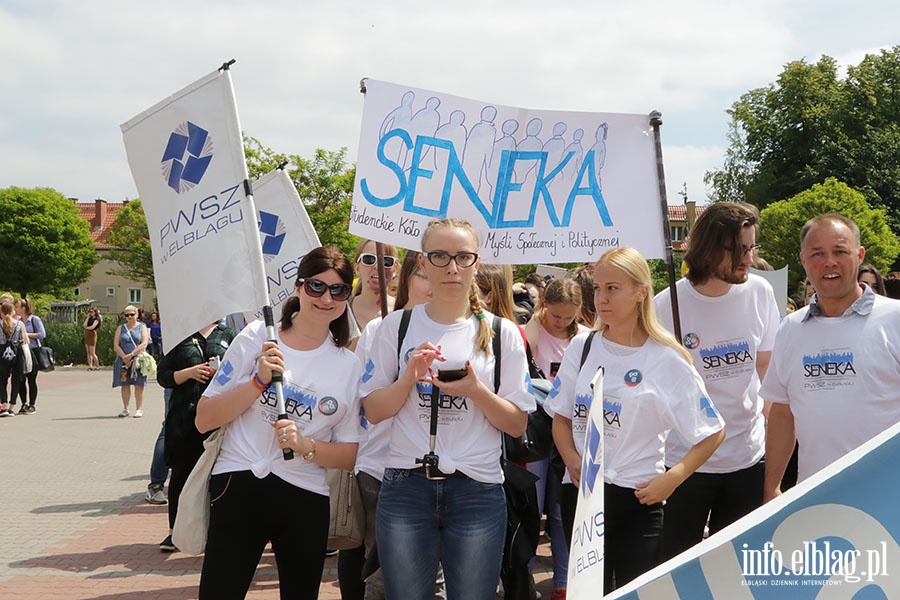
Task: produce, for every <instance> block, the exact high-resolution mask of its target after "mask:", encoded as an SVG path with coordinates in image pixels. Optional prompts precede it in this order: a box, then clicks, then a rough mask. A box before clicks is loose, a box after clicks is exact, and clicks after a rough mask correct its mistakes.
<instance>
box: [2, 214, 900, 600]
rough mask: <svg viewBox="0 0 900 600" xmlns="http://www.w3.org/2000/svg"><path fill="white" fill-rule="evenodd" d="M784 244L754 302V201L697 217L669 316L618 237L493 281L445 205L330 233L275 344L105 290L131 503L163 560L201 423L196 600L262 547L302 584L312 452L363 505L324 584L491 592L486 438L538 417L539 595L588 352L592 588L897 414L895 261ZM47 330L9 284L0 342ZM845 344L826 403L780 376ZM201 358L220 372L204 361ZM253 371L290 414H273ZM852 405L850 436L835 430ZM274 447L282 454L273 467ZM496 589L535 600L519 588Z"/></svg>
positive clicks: (32, 388) (309, 567) (213, 593)
mask: <svg viewBox="0 0 900 600" xmlns="http://www.w3.org/2000/svg"><path fill="white" fill-rule="evenodd" d="M800 239H801V249H802V250H801V260H802V263H803V266H804V268H805V271H806V275H807V277H806V279H805V280H804V281H803V283H802V287H801V289H800V290H798V293H797V295H795V296H792V297H789V298H781V299H777V298H776V297H775V294H774V292H773V288H772V286H771V285H770V284H769V283H768V282H767V281H766V280H765V279H764V278H763V277H760V276H759V275H757V274H754V273H753V272H752V271H751V269H758V270H761V271H764V270H770V269H771V267H770V266H769V265H768V263H767V262H766V261H765V260H764V258H763V254H764V251H763V248H762V246H761V244H764V240H765V232H761V231H760V230H759V213H758V211H757V209H756V208H755V207H752V206H749V205H744V204H734V203H717V204H714V205H711V206H710V207H708V208H707V210H705V211H704V212H703V214H702V215H701V216H700V218H699V219H698V220H697V222H696V224H695V225H694V227H693V229H692V231H691V233H690V237H689V239H688V241H687V247H686V253H685V255H684V262H685V264H686V268H685V270H684V277H683V278H682V279H680V280H679V281H678V282H677V283H676V287H675V290H676V291H677V296H678V303H679V304H678V305H679V319H678V321H677V322H676V321H675V319H674V318H673V314H672V309H671V306H672V304H673V298H672V293H671V290H670V289H665V290H662V291H659V290H654V289H653V284H652V280H651V274H650V273H651V271H650V268H649V266H648V263H647V261H646V260H645V259H644V257H643V256H642V255H641V254H640V253H639V252H638V251H637V250H635V249H633V248H617V249H613V250H610V251H608V252H606V253H605V254H603V255H602V256H600V257H599V259H598V260H597V261H596V262H592V263H587V264H584V265H581V266H578V267H575V268H572V269H571V270H569V272H568V273H567V274H565V275H563V276H556V277H552V276H541V275H538V274H537V273H529V274H528V275H527V276H525V277H521V278H519V279H521V280H520V281H516V279H517V277H516V273H515V269H514V268H513V267H512V266H510V265H494V264H486V263H484V262H483V261H482V259H481V257H480V256H479V249H480V247H481V241H480V240H479V237H478V235H477V233H476V232H475V230H474V229H473V228H472V227H471V225H469V224H468V223H467V222H465V221H461V220H457V219H443V220H436V221H432V222H431V223H430V224H429V225H428V226H427V227H426V228H425V231H424V234H423V236H422V238H421V251H415V250H410V251H406V252H405V253H404V254H403V255H402V256H401V253H400V252H399V251H398V250H397V249H396V248H394V247H393V246H389V245H382V246H381V247H377V246H376V244H375V242H373V241H371V240H363V241H362V242H361V243H360V244H359V246H358V247H357V248H356V252H355V254H354V256H353V258H352V260H351V259H350V258H348V257H346V256H345V255H344V254H343V253H341V252H340V251H339V250H337V249H336V248H329V247H320V248H317V249H315V250H313V251H311V252H310V253H309V254H307V255H306V256H305V257H304V258H303V259H302V260H301V261H300V263H299V267H298V276H297V280H296V293H295V295H294V296H292V297H291V298H290V300H289V301H287V302H286V303H285V304H284V306H283V312H282V315H281V318H280V321H279V324H278V327H277V331H276V339H275V340H274V341H273V340H269V339H268V337H267V335H266V330H265V327H264V326H263V325H262V323H260V322H253V323H245V322H244V321H243V319H242V318H239V317H236V316H235V315H232V316H229V317H228V318H227V319H226V318H224V317H222V318H219V316H217V315H210V323H209V324H208V325H207V326H205V327H203V328H202V329H200V330H199V331H197V332H195V333H194V334H192V335H191V336H189V337H188V338H186V339H185V340H182V341H181V342H179V343H177V344H175V345H173V346H172V347H170V348H166V349H165V350H166V351H164V348H163V345H162V330H161V322H160V315H159V313H158V312H156V311H152V312H151V313H150V314H149V316H148V317H147V319H146V322H144V320H143V319H142V314H141V313H142V311H141V310H140V309H138V308H137V307H135V306H127V307H126V308H125V309H124V310H123V311H122V317H124V323H121V324H119V325H117V328H116V332H115V335H114V336H113V346H114V350H115V353H116V359H115V364H114V366H113V373H112V376H113V381H112V385H113V387H118V388H120V392H121V400H122V405H123V407H122V411H121V412H120V413H119V416H120V417H127V416H129V415H132V416H133V417H141V416H142V415H143V400H144V388H145V386H146V385H147V377H146V375H144V374H143V373H141V371H140V370H139V369H137V368H136V358H137V357H138V356H139V355H140V354H141V353H142V352H144V351H145V350H147V351H149V352H150V353H151V354H153V355H154V356H155V357H156V358H157V359H158V361H159V371H158V374H157V381H158V383H159V385H161V386H162V387H163V388H165V391H166V393H165V399H166V408H165V413H166V416H165V421H164V425H163V428H162V430H161V432H160V436H159V439H158V440H157V447H156V450H155V456H154V465H153V467H152V469H151V471H152V472H153V473H154V474H153V476H152V477H155V479H154V480H153V481H151V485H150V486H149V487H148V491H147V500H148V502H151V503H154V504H164V503H168V504H169V509H168V510H169V519H168V526H169V535H168V536H167V537H166V538H165V540H164V541H163V542H162V543H161V544H160V550H162V551H164V552H173V551H177V548H176V547H175V544H174V543H173V541H172V537H171V531H172V528H173V526H174V523H175V519H176V516H177V512H178V499H179V495H180V491H181V488H182V487H183V485H184V482H185V480H186V479H187V476H188V474H189V473H190V472H191V469H192V468H193V466H194V464H195V463H196V462H197V460H198V459H199V457H200V455H201V454H202V452H203V442H204V440H205V439H206V437H208V436H209V435H210V433H211V432H212V431H213V430H215V429H217V428H225V438H224V444H223V448H222V451H221V453H220V454H219V456H218V459H217V461H216V466H215V467H214V469H213V475H212V479H211V482H210V491H211V496H212V504H211V524H210V530H209V537H208V543H207V548H206V553H205V557H204V564H203V570H202V576H201V583H200V598H216V599H217V600H218V599H220V598H242V597H244V595H245V594H246V592H247V590H248V589H249V586H250V584H251V581H252V578H253V574H254V572H255V570H256V566H257V564H258V562H259V560H260V557H261V554H262V552H263V551H264V549H265V548H266V546H267V545H269V544H271V548H272V551H273V552H274V554H275V557H276V562H277V564H278V579H279V583H280V586H281V594H282V597H292V598H309V599H312V598H316V596H317V593H318V587H319V581H320V579H321V575H322V570H323V568H324V560H325V557H326V553H327V552H328V548H327V524H328V506H329V502H328V496H329V488H328V485H327V483H326V471H327V469H329V468H332V469H333V468H339V469H345V470H350V471H352V472H353V473H354V474H355V476H356V479H357V483H358V486H359V489H360V493H361V497H362V503H363V509H364V513H365V540H364V543H363V544H362V545H360V546H359V547H358V548H355V549H350V550H342V551H341V552H340V556H339V559H338V575H339V583H340V588H341V594H342V597H343V598H344V599H345V600H381V599H384V598H387V599H392V598H403V599H412V600H417V599H425V598H429V599H430V598H434V597H439V598H449V599H450V600H454V599H456V598H467V599H469V598H475V599H485V600H487V599H489V598H494V594H495V592H496V590H497V587H498V582H500V580H501V573H502V574H503V577H504V578H505V577H507V576H508V573H506V572H505V571H502V570H501V562H502V558H503V555H504V552H505V547H504V539H505V533H506V531H505V527H506V522H507V520H506V515H507V510H508V507H507V504H506V502H507V500H506V498H505V496H504V491H503V488H502V484H503V481H504V476H503V470H502V468H501V462H500V456H501V438H502V436H503V434H507V435H509V436H513V437H516V436H519V435H521V434H522V433H523V431H524V430H525V427H526V423H527V421H528V418H529V417H528V414H529V413H530V412H532V411H534V410H536V409H537V410H540V411H545V412H546V413H547V415H549V417H548V418H552V424H553V425H552V436H553V443H554V451H553V452H552V454H551V455H550V456H548V457H546V458H543V459H541V460H535V461H533V462H530V463H528V464H527V465H525V466H526V468H527V469H528V470H530V471H531V472H533V473H534V474H535V475H536V477H537V478H538V483H537V484H536V486H537V487H536V498H537V503H538V512H539V514H541V515H543V516H545V517H546V520H545V521H544V523H545V526H544V529H545V533H546V535H547V537H548V538H549V540H550V548H551V554H552V562H553V576H552V583H553V593H552V596H551V598H550V600H562V599H564V598H565V597H566V588H567V574H568V571H569V569H568V560H569V547H570V544H571V539H572V530H573V526H574V519H575V506H576V502H577V498H578V490H577V486H578V485H579V482H580V480H581V477H582V476H583V475H585V474H583V473H582V472H581V464H582V458H583V457H582V456H581V454H582V450H583V448H584V439H585V436H586V435H587V432H588V429H589V423H588V421H587V415H588V414H589V411H590V408H591V406H592V403H593V401H594V392H593V382H594V379H595V374H596V373H597V372H598V370H600V369H601V368H602V369H603V372H604V383H603V387H602V398H599V397H598V399H597V401H602V403H603V409H604V412H605V413H608V415H613V416H614V418H607V419H606V420H605V428H604V431H603V436H604V443H605V448H604V460H605V467H604V469H605V470H604V473H603V484H604V485H603V493H604V499H605V511H606V519H605V521H606V523H605V527H606V531H605V544H606V559H605V562H604V579H605V591H607V592H608V591H611V590H613V589H616V588H617V587H621V586H622V585H624V584H625V583H627V582H628V581H631V580H632V579H634V578H635V577H637V576H639V575H640V574H642V573H644V572H646V571H647V570H649V569H652V568H653V567H654V566H656V565H657V564H660V563H661V562H662V561H663V560H665V559H667V558H670V557H673V556H675V555H677V554H679V553H681V552H683V551H684V550H686V549H688V548H690V547H691V546H693V545H695V544H697V543H698V542H700V541H701V540H702V539H703V538H704V537H706V536H708V535H711V534H715V533H716V532H717V531H719V530H721V529H723V528H724V527H726V526H727V525H729V524H731V523H733V522H734V521H736V520H738V519H740V518H741V517H742V516H744V515H746V514H748V513H750V512H751V511H753V510H754V509H756V508H758V507H760V506H761V505H762V504H763V503H764V502H766V501H768V500H771V499H772V498H774V497H776V496H777V495H779V494H780V493H781V492H782V491H783V490H784V489H787V488H788V487H790V486H792V485H794V483H795V482H797V481H803V480H804V479H807V478H808V477H810V476H811V475H812V474H813V473H815V472H816V471H818V470H820V469H822V468H824V467H826V466H827V465H828V464H830V463H831V462H833V461H834V460H836V459H837V458H839V457H840V456H842V455H843V454H845V453H846V452H849V451H850V450H852V449H853V448H855V447H857V446H859V445H860V444H861V443H863V442H865V441H866V440H867V439H868V438H869V437H871V436H872V435H875V434H877V433H878V432H880V431H882V430H883V429H885V428H886V427H888V426H890V425H892V424H894V423H896V422H897V421H898V420H900V402H898V401H897V400H896V398H895V394H894V392H893V389H895V388H896V386H897V384H898V383H900V351H898V350H897V348H896V347H895V342H896V340H897V339H900V302H897V301H896V298H897V297H898V295H900V273H888V274H887V275H885V276H883V275H882V274H881V273H880V272H879V271H878V269H876V268H875V267H874V266H872V265H871V264H869V263H866V262H865V260H864V259H865V249H864V248H863V247H862V246H861V245H860V241H859V230H858V228H857V227H856V225H855V223H853V221H852V220H850V219H848V218H846V217H841V216H839V215H831V214H829V215H820V216H818V217H816V218H814V219H811V220H810V221H809V222H808V223H807V224H806V225H805V226H804V228H803V230H802V232H800ZM379 260H380V261H381V264H380V265H379ZM379 267H381V271H382V275H379ZM382 276H383V277H384V279H382ZM382 285H385V286H386V289H385V290H382ZM385 292H386V295H385ZM655 292H658V293H655ZM780 306H786V309H785V310H783V311H780V310H779V307H780ZM780 312H783V314H779V313H780ZM102 325H103V320H102V318H101V317H100V314H99V311H98V310H97V309H96V308H91V309H90V310H89V311H88V314H87V316H86V318H85V320H84V323H83V329H84V346H85V350H86V353H87V364H88V370H96V369H99V368H100V362H99V360H98V358H97V353H96V347H97V340H98V331H99V330H100V329H101V327H102ZM228 325H231V327H229V326H228ZM45 336H46V331H45V328H44V325H43V322H42V321H41V319H40V318H39V317H38V316H36V315H34V314H33V310H32V306H31V304H30V302H29V301H28V300H27V299H25V298H23V299H19V300H15V299H14V298H12V297H10V296H9V295H4V296H2V297H0V351H2V350H3V349H4V348H5V347H7V346H8V345H11V346H13V347H14V350H13V352H15V353H18V352H19V348H20V347H21V348H23V349H28V350H30V349H33V348H37V347H38V346H39V345H40V344H41V340H43V339H44V338H45ZM8 342H9V343H8ZM845 346H846V347H850V348H853V349H854V354H853V356H854V357H855V360H856V361H857V363H856V365H855V375H856V377H855V378H853V380H852V381H850V380H848V381H847V382H844V384H845V387H846V388H847V389H846V390H845V389H843V388H842V390H841V391H840V393H837V392H834V393H832V394H831V395H830V396H829V397H828V398H827V401H828V402H829V409H828V413H827V414H825V413H823V412H822V410H821V409H820V408H818V406H819V404H818V403H819V402H820V401H822V398H820V397H819V395H817V394H816V392H815V391H810V389H809V388H808V387H804V386H803V384H802V382H800V381H798V379H797V374H796V369H793V368H792V367H793V366H795V365H796V364H799V363H798V360H801V359H802V356H806V355H809V356H812V355H816V354H817V353H821V352H824V351H825V349H826V348H828V347H831V348H833V347H845ZM729 351H735V352H738V351H739V352H740V353H741V356H742V357H743V358H742V360H741V361H740V364H739V365H736V364H735V363H734V362H733V361H724V360H722V361H716V360H711V359H710V357H713V358H715V356H717V354H716V353H717V352H718V353H724V352H729ZM501 356H502V361H501V360H500V358H501ZM2 358H3V357H2V356H0V383H2V384H3V387H2V395H0V417H6V416H13V415H14V414H31V413H33V412H35V410H36V409H35V404H36V400H37V397H38V387H37V373H38V372H37V369H36V368H35V369H33V370H32V371H30V372H27V373H23V372H22V369H18V368H16V367H15V364H14V363H9V362H8V361H4V360H2ZM222 369H224V373H226V374H227V376H226V377H216V374H217V372H219V371H220V370H222ZM276 374H280V375H281V378H282V380H283V391H284V397H285V400H286V403H287V406H288V407H289V408H290V410H288V414H289V415H290V416H289V417H288V418H285V416H284V414H278V412H277V411H276V403H275V390H274V388H273V381H274V378H275V376H276ZM537 378H543V379H546V380H548V382H550V381H552V382H553V385H552V389H551V391H550V395H549V396H548V398H547V400H546V401H545V402H543V401H542V403H541V405H540V406H539V405H538V404H536V401H535V395H534V394H533V393H532V389H531V386H530V384H529V382H530V381H532V380H533V379H537ZM8 384H9V392H7V385H8ZM548 385H549V383H548ZM132 395H133V396H134V399H135V405H134V412H133V413H132V412H131V397H132ZM850 398H852V399H853V400H854V401H853V402H852V403H851V402H849V400H848V399H850ZM17 399H21V408H20V409H19V410H18V412H16V402H17ZM851 404H852V406H851ZM848 411H849V412H848ZM851 412H852V415H853V419H854V422H856V423H858V426H857V427H856V428H855V429H854V432H853V433H852V434H850V433H847V432H845V431H841V430H835V429H834V428H835V427H837V426H839V423H841V422H842V421H843V420H844V417H841V416H840V415H845V416H846V418H849V417H850V414H851ZM835 415H838V416H837V417H835ZM823 432H827V435H826V434H823ZM288 450H289V451H291V452H293V453H294V454H296V456H297V458H296V459H295V460H293V461H286V460H284V459H283V457H282V456H283V453H284V452H285V451H288ZM166 477H168V480H169V484H168V497H166V494H165V492H164V487H163V486H164V483H165V480H166ZM261 504H263V505H273V506H274V505H278V506H291V507H293V510H292V512H293V513H298V514H303V515H304V516H305V518H304V519H295V518H290V517H287V518H282V517H280V516H279V515H280V514H281V513H280V512H279V511H260V510H257V507H258V506H259V505H261ZM532 567H533V561H532V563H531V564H530V565H528V569H531V568H532ZM520 574H521V573H520ZM525 577H527V578H530V577H531V575H530V574H528V573H525ZM505 581H506V579H504V582H505ZM523 590H524V591H523ZM507 598H509V599H510V600H519V599H520V598H521V599H522V600H535V598H537V593H536V592H535V590H534V584H533V581H531V584H530V585H528V586H525V587H524V588H522V589H519V587H518V586H517V587H516V588H515V589H513V590H507Z"/></svg>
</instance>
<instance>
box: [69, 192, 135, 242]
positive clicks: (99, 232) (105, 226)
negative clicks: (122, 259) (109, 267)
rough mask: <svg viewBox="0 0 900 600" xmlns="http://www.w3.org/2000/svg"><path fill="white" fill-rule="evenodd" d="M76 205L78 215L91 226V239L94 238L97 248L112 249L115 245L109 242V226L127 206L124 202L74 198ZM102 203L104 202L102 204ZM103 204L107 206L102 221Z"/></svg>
mask: <svg viewBox="0 0 900 600" xmlns="http://www.w3.org/2000/svg"><path fill="white" fill-rule="evenodd" d="M73 201H74V202H75V207H76V208H77V209H78V216H80V217H81V218H82V219H84V220H85V221H87V222H88V226H89V227H90V228H91V239H92V240H94V247H95V248H96V249H97V250H112V249H113V248H115V246H113V245H111V244H109V243H107V241H106V240H107V239H108V238H109V228H110V226H111V225H112V224H113V223H115V221H116V215H117V214H118V213H119V211H120V210H121V209H122V208H123V207H124V206H125V203H124V202H106V201H105V200H95V201H93V202H90V203H88V202H78V200H74V199H73ZM101 203H102V204H101ZM102 205H105V206H106V215H105V218H104V219H103V222H102V223H100V222H99V221H100V215H98V214H97V213H98V210H99V211H100V212H101V213H102V212H103V210H102Z"/></svg>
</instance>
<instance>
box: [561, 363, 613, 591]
mask: <svg viewBox="0 0 900 600" xmlns="http://www.w3.org/2000/svg"><path fill="white" fill-rule="evenodd" d="M591 388H592V390H593V395H592V399H591V410H590V411H589V413H588V419H587V431H585V435H584V448H583V450H582V452H581V481H580V482H579V485H578V507H577V508H576V509H575V525H574V527H573V528H572V547H571V548H570V549H569V578H568V596H567V597H568V598H571V599H572V600H585V599H587V598H599V597H600V596H602V595H603V541H604V537H605V536H604V532H605V529H606V525H605V516H604V509H603V369H602V368H601V369H598V370H597V374H596V375H594V379H593V380H592V381H591Z"/></svg>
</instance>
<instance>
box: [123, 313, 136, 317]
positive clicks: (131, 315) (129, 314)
mask: <svg viewBox="0 0 900 600" xmlns="http://www.w3.org/2000/svg"><path fill="white" fill-rule="evenodd" d="M124 314H125V316H126V317H133V316H134V313H124Z"/></svg>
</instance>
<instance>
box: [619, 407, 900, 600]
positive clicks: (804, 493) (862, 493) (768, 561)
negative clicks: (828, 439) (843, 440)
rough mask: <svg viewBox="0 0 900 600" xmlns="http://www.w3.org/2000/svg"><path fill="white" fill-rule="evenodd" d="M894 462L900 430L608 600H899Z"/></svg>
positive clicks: (899, 483)
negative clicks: (896, 599)
mask: <svg viewBox="0 0 900 600" xmlns="http://www.w3.org/2000/svg"><path fill="white" fill-rule="evenodd" d="M898 463H900V424H897V425H894V426H893V427H891V428H890V429H888V430H887V431H885V432H883V433H881V434H880V435H878V436H876V437H875V438H873V439H872V440H870V441H869V442H867V443H866V444H864V445H863V446H860V447H859V448H857V449H856V450H854V451H853V452H851V453H849V454H847V455H846V456H844V457H843V458H841V459H840V460H838V461H836V462H834V463H833V464H832V465H830V466H828V467H826V468H825V469H823V470H822V471H820V472H819V473H817V474H815V475H813V476H812V477H810V478H808V479H807V480H806V481H804V482H803V483H801V484H799V485H798V486H797V487H795V488H793V489H791V490H789V491H787V492H785V493H784V494H782V495H781V496H779V497H778V498H776V499H775V500H773V501H771V502H769V503H768V504H766V505H764V506H763V507H762V508H759V509H757V510H755V511H754V512H752V513H751V514H749V515H747V516H746V517H744V518H743V519H741V520H739V521H737V522H736V523H733V524H732V525H730V526H729V527H727V528H725V529H723V530H722V531H720V532H718V533H717V534H715V535H713V536H711V537H710V538H709V539H707V540H705V541H704V542H702V543H700V544H698V545H697V546H695V547H694V548H692V549H691V550H688V551H687V552H685V553H683V554H681V555H680V556H677V557H675V558H674V559H672V560H670V561H668V562H666V563H665V564H663V565H661V566H659V567H657V568H656V569H654V570H652V571H650V572H649V573H646V574H645V575H643V576H642V577H640V578H638V579H637V580H635V581H633V582H631V583H630V584H629V585H627V586H625V587H623V588H622V589H620V590H617V591H616V592H615V593H614V594H612V595H610V596H609V597H610V598H622V599H627V600H663V599H665V600H671V599H673V598H684V599H685V600H687V599H690V600H706V599H716V600H719V599H721V600H743V599H747V600H751V599H752V600H770V599H776V598H790V599H791V600H805V599H810V600H811V599H814V598H815V599H818V600H823V599H838V598H847V599H851V598H852V599H854V600H873V599H875V598H878V599H885V598H887V599H892V598H900V546H898V539H900V510H898V508H897V507H898V504H900V478H898V477H897V476H896V475H897V473H896V465H897V464H898Z"/></svg>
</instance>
